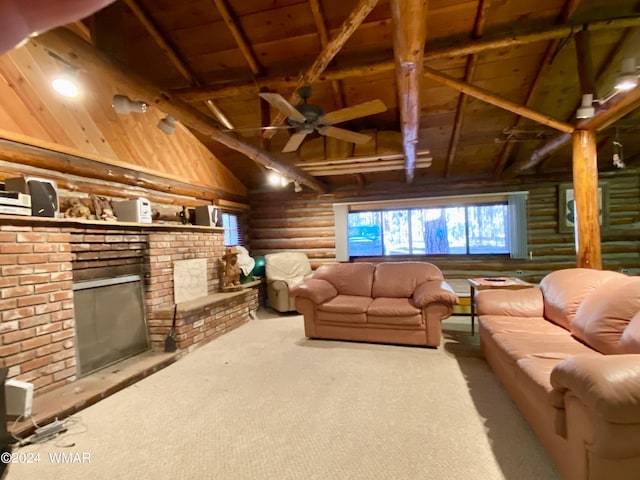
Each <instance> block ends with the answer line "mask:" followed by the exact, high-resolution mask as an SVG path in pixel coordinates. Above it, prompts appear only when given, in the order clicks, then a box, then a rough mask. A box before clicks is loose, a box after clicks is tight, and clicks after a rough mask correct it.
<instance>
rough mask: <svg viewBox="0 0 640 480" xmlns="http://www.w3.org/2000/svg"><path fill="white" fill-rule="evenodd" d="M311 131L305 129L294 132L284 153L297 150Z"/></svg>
mask: <svg viewBox="0 0 640 480" xmlns="http://www.w3.org/2000/svg"><path fill="white" fill-rule="evenodd" d="M309 133H310V132H305V131H304V130H302V131H300V132H296V133H294V134H293V135H291V137H290V138H289V141H288V142H287V144H286V145H285V146H284V148H283V149H282V151H283V152H284V153H287V152H295V151H296V150H297V149H298V147H299V146H300V144H301V143H302V141H303V140H304V137H306V136H307V134H309Z"/></svg>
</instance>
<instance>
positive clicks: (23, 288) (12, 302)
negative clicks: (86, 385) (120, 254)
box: [0, 225, 76, 392]
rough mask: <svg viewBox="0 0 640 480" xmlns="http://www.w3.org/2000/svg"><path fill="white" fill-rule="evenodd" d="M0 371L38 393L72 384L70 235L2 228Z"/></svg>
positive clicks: (52, 230)
mask: <svg viewBox="0 0 640 480" xmlns="http://www.w3.org/2000/svg"><path fill="white" fill-rule="evenodd" d="M0 272H1V275H2V277H1V278H0V359H1V360H0V362H1V363H0V365H1V366H6V367H8V368H9V377H14V378H17V379H19V380H23V381H27V382H31V383H33V384H34V388H35V389H37V390H38V391H39V392H44V391H48V390H50V389H53V388H55V387H58V386H61V385H63V384H65V383H67V382H70V381H72V380H74V379H75V375H76V359H75V330H74V321H73V318H74V311H73V290H72V288H73V282H72V273H71V251H70V245H69V234H68V233H61V232H60V229H59V228H55V227H52V228H49V227H31V226H8V225H2V226H0Z"/></svg>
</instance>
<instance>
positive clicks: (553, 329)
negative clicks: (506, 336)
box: [480, 315, 567, 335]
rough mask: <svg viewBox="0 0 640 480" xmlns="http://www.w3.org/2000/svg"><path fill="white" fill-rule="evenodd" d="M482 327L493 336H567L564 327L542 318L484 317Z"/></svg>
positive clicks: (481, 319)
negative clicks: (528, 333) (534, 333)
mask: <svg viewBox="0 0 640 480" xmlns="http://www.w3.org/2000/svg"><path fill="white" fill-rule="evenodd" d="M480 325H481V327H482V328H483V329H484V330H486V331H487V332H489V333H490V334H491V335H493V334H496V333H499V332H536V333H548V334H560V335H563V334H564V335H566V334H567V331H566V330H565V329H563V328H562V327H560V326H558V325H556V324H555V323H553V322H550V321H548V320H546V319H544V318H542V317H507V316H504V315H483V316H482V317H480Z"/></svg>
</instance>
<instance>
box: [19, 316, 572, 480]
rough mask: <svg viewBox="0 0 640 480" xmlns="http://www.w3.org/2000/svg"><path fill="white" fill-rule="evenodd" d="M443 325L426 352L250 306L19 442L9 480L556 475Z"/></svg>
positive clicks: (468, 347) (458, 323)
mask: <svg viewBox="0 0 640 480" xmlns="http://www.w3.org/2000/svg"><path fill="white" fill-rule="evenodd" d="M443 326H444V329H445V337H446V338H445V341H444V343H443V345H442V346H441V347H440V348H438V349H437V350H435V349H427V348H415V347H400V346H390V345H373V344H363V343H347V342H338V341H319V340H308V339H306V338H305V337H304V334H303V324H302V318H301V317H300V316H297V315H296V316H282V317H280V316H276V315H274V314H272V313H269V312H268V311H261V312H260V313H259V316H258V319H257V320H253V321H251V322H250V323H248V324H247V325H244V326H242V327H240V328H239V329H237V330H235V331H233V332H231V333H229V334H227V335H225V336H223V337H221V338H219V339H217V340H215V341H213V342H212V343H210V344H208V345H206V346H204V347H202V348H200V349H198V350H196V351H195V352H193V353H192V354H190V355H188V356H187V357H185V358H183V359H181V360H180V361H178V362H177V363H175V364H173V365H171V366H169V367H168V368H165V369H164V370H161V371H160V372H158V373H156V374H154V375H152V376H151V377H148V378H146V379H144V380H142V381H140V382H138V383H136V384H135V385H133V386H131V387H129V388H127V389H125V390H123V391H121V392H118V393H116V394H115V395H113V396H111V397H109V398H107V399H105V400H103V401H101V402H100V403H98V404H96V405H94V406H91V407H89V408H87V409H85V410H83V411H81V412H80V413H79V414H77V415H76V416H74V417H72V422H73V419H76V421H77V422H78V423H77V424H75V425H71V424H70V429H69V432H68V433H67V434H66V435H64V436H62V437H60V438H58V439H56V440H55V441H54V442H50V443H47V444H44V445H38V446H29V447H24V448H22V449H20V450H18V452H19V453H25V454H27V453H32V454H35V453H39V455H40V457H39V463H37V464H35V463H32V464H26V465H12V466H11V468H10V469H9V476H8V479H9V480H20V479H38V480H46V479H52V480H53V479H55V480H61V479H64V480H73V479H91V480H99V479H137V480H147V479H217V480H226V479H256V480H265V479H278V480H280V479H296V480H303V479H318V480H327V479H345V480H346V479H350V480H352V479H353V480H355V479H367V480H373V479H388V480H404V479H406V480H409V479H411V480H413V479H434V480H436V479H437V480H448V479H452V480H465V479H469V480H471V479H473V480H483V479H486V480H497V479H514V480H547V479H548V480H553V479H559V478H560V477H559V476H558V474H557V472H556V470H555V469H554V467H553V465H552V463H551V460H550V458H549V457H548V455H547V454H546V452H545V451H544V449H543V447H542V446H541V445H540V443H539V442H538V441H537V439H536V438H535V436H534V434H533V433H532V432H531V430H530V429H529V427H528V425H527V424H526V423H525V422H524V421H523V419H522V418H521V416H520V415H519V413H518V412H517V410H516V408H515V406H514V405H513V404H512V403H511V401H510V400H509V398H508V396H507V395H506V394H505V393H504V391H503V390H502V388H501V387H500V385H499V383H498V381H497V380H496V378H495V377H494V376H493V374H492V373H491V371H490V369H489V368H488V366H487V364H486V363H485V362H484V360H483V359H482V358H481V357H480V354H479V352H478V348H477V340H476V339H472V338H471V336H470V334H469V320H468V317H458V318H453V319H449V320H446V321H445V322H444V324H443ZM78 419H79V420H78ZM71 444H73V446H69V447H64V445H71ZM59 452H65V453H67V454H74V455H73V456H72V457H71V459H72V460H77V461H78V462H77V463H73V464H66V465H63V464H60V463H56V459H55V458H51V455H55V454H58V453H59ZM75 454H77V455H75ZM83 454H85V455H84V457H83ZM87 455H89V456H90V462H87V461H86V459H87ZM82 458H84V459H85V462H84V463H80V460H81V459H82ZM25 459H27V460H28V458H25ZM32 459H33V458H32ZM59 460H60V459H59V457H58V461H59Z"/></svg>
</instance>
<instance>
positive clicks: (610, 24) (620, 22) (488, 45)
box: [424, 16, 640, 61]
mask: <svg viewBox="0 0 640 480" xmlns="http://www.w3.org/2000/svg"><path fill="white" fill-rule="evenodd" d="M638 25H640V16H636V17H622V18H613V19H611V20H599V21H595V22H591V23H585V24H584V25H570V24H568V25H560V26H557V27H551V28H546V29H542V30H538V31H535V32H529V33H523V34H520V35H505V34H502V35H499V36H496V37H493V38H488V37H487V38H484V39H482V40H476V41H471V42H461V43H460V44H459V45H452V46H447V47H442V48H433V49H432V50H427V51H426V52H425V56H424V58H425V61H427V60H435V59H437V58H447V57H459V56H461V55H471V54H473V53H482V52H486V51H488V50H496V49H499V48H511V47H516V46H519V45H527V44H529V43H535V42H544V41H547V40H554V39H556V38H569V37H571V36H573V35H574V34H575V33H576V32H577V31H578V30H580V29H586V30H589V31H591V32H597V31H602V30H612V29H615V30H619V29H622V28H627V27H637V26H638Z"/></svg>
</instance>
